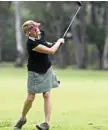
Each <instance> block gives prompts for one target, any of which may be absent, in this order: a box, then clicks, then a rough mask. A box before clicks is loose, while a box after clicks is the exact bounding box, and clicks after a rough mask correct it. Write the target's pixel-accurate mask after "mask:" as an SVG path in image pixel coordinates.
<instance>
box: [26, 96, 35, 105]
mask: <svg viewBox="0 0 108 130" xmlns="http://www.w3.org/2000/svg"><path fill="white" fill-rule="evenodd" d="M34 98H35V97H34V96H28V97H27V99H26V102H27V103H29V104H30V103H32V102H33V101H34Z"/></svg>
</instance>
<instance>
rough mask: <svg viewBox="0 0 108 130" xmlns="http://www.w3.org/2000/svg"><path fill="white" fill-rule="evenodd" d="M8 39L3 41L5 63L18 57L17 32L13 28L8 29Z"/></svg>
mask: <svg viewBox="0 0 108 130" xmlns="http://www.w3.org/2000/svg"><path fill="white" fill-rule="evenodd" d="M5 35H6V38H5V37H4V41H3V43H4V44H3V52H2V54H3V60H4V61H14V60H15V58H16V57H15V55H16V41H15V30H14V29H13V26H12V28H7V31H6V34H5Z"/></svg>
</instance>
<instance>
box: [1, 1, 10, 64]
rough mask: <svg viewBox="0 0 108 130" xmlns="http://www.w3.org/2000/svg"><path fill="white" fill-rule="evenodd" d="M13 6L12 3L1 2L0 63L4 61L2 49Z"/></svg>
mask: <svg viewBox="0 0 108 130" xmlns="http://www.w3.org/2000/svg"><path fill="white" fill-rule="evenodd" d="M10 6H11V2H10V1H0V62H1V61H2V47H3V39H4V32H5V29H6V27H7V20H8V16H9V15H8V14H9V8H10Z"/></svg>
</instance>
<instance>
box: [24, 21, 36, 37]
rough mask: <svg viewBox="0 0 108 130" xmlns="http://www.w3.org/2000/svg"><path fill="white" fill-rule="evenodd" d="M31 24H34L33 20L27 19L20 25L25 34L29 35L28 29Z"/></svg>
mask: <svg viewBox="0 0 108 130" xmlns="http://www.w3.org/2000/svg"><path fill="white" fill-rule="evenodd" d="M33 25H35V22H34V21H33V20H28V21H26V22H24V24H23V25H22V30H23V32H24V34H25V35H26V36H28V35H29V31H30V30H31V28H32V27H33Z"/></svg>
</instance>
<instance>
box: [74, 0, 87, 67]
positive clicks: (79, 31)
mask: <svg viewBox="0 0 108 130" xmlns="http://www.w3.org/2000/svg"><path fill="white" fill-rule="evenodd" d="M85 9H86V2H83V7H82V8H81V10H80V14H79V15H77V18H76V19H75V22H74V23H73V26H72V34H73V41H74V46H75V49H74V50H75V60H76V65H77V67H78V68H83V69H85V68H86V67H87V44H86V23H85V15H84V14H85Z"/></svg>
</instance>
